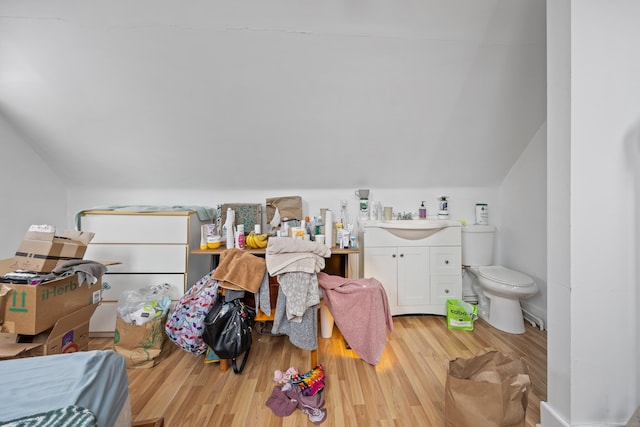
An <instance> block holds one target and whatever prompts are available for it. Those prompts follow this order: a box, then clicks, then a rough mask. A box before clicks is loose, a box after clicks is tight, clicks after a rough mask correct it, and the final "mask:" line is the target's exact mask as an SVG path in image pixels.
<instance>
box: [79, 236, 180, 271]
mask: <svg viewBox="0 0 640 427" xmlns="http://www.w3.org/2000/svg"><path fill="white" fill-rule="evenodd" d="M187 256H188V254H187V246H185V245H146V244H145V245H118V244H93V243H91V244H89V246H88V247H87V252H86V253H85V255H84V259H89V260H94V261H119V262H120V263H121V264H117V265H111V266H109V267H108V269H109V270H108V271H109V272H111V273H184V272H185V271H187Z"/></svg>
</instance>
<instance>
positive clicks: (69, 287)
mask: <svg viewBox="0 0 640 427" xmlns="http://www.w3.org/2000/svg"><path fill="white" fill-rule="evenodd" d="M8 264H11V260H10V259H9V260H1V261H0V275H3V274H6V273H8V272H11V271H13V269H11V268H10V267H7V265H8ZM3 285H5V286H7V287H9V288H11V289H12V290H13V292H11V294H10V297H9V299H8V300H7V301H6V303H5V310H4V323H3V324H2V325H1V326H0V327H1V328H2V332H10V333H14V334H23V335H36V334H39V333H40V332H43V331H46V330H47V329H49V328H51V327H53V325H55V323H56V322H57V321H58V320H59V319H60V318H62V317H63V316H66V315H67V314H70V313H73V312H74V311H76V310H78V309H80V308H83V307H86V306H88V305H97V304H98V302H100V299H101V295H102V280H98V282H97V283H95V284H93V285H91V286H88V284H87V283H83V284H82V285H79V284H78V275H77V274H73V275H71V276H66V277H63V278H60V279H56V280H51V281H49V282H45V283H43V284H40V285H37V286H34V285H17V284H11V283H3ZM0 317H2V316H0Z"/></svg>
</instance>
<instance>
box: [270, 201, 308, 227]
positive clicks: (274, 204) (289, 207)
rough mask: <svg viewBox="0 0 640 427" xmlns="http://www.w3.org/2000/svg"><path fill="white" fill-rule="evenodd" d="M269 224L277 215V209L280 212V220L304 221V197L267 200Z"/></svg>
mask: <svg viewBox="0 0 640 427" xmlns="http://www.w3.org/2000/svg"><path fill="white" fill-rule="evenodd" d="M266 204H267V224H269V223H270V222H271V220H272V219H273V216H274V215H275V213H276V208H278V210H279V211H280V220H281V221H282V220H284V219H297V220H298V221H302V220H303V219H304V217H303V216H302V197H300V196H285V197H270V198H268V199H267V203H266Z"/></svg>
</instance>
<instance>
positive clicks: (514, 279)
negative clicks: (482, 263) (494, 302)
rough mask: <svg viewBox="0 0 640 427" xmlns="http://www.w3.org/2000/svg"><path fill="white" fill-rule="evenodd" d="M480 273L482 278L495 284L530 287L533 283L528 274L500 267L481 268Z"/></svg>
mask: <svg viewBox="0 0 640 427" xmlns="http://www.w3.org/2000/svg"><path fill="white" fill-rule="evenodd" d="M478 272H479V273H480V275H481V276H483V277H485V278H487V279H489V280H493V281H494V282H498V283H502V284H505V285H511V286H528V285H531V284H532V283H533V279H531V277H529V276H527V275H526V274H522V273H519V272H517V271H513V270H509V269H508V268H504V267H502V266H500V265H490V266H487V267H480V268H479V269H478Z"/></svg>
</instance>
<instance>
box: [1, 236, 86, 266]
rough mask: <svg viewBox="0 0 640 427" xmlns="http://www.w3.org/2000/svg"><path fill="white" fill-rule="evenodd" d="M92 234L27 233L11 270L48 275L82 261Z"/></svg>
mask: <svg viewBox="0 0 640 427" xmlns="http://www.w3.org/2000/svg"><path fill="white" fill-rule="evenodd" d="M93 236H94V234H93V233H89V232H86V231H73V230H66V231H64V232H62V234H61V235H59V236H56V235H55V232H53V231H52V232H46V231H31V230H29V231H27V233H26V234H25V236H24V238H23V239H22V242H21V243H20V246H18V250H17V251H16V254H15V257H14V263H13V264H12V270H18V269H20V270H29V271H36V272H43V273H50V272H51V271H52V270H53V269H54V268H56V267H57V266H58V265H60V264H62V263H64V262H67V261H69V260H72V259H82V258H83V257H84V253H85V252H86V250H87V245H88V244H89V242H90V241H91V239H93Z"/></svg>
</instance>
